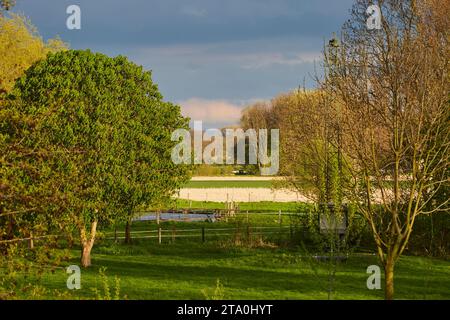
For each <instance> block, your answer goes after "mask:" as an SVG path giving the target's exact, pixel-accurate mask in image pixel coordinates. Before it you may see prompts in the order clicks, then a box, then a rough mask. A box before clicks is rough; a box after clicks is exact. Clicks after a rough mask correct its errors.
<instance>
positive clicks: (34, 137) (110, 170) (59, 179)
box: [0, 16, 189, 267]
mask: <svg viewBox="0 0 450 320" xmlns="http://www.w3.org/2000/svg"><path fill="white" fill-rule="evenodd" d="M1 19H2V20H1V23H2V26H11V28H5V29H4V30H6V31H7V32H5V33H4V34H3V32H2V35H1V36H0V40H1V41H2V44H3V41H5V42H6V43H5V44H4V46H2V44H0V50H1V48H2V47H3V48H8V54H6V55H2V56H1V58H0V61H1V63H0V66H1V67H4V68H5V70H7V71H9V72H5V73H2V79H1V84H2V87H1V88H2V90H3V92H4V93H3V95H2V98H1V105H0V155H1V156H0V179H1V180H0V245H2V246H3V254H7V252H8V245H9V244H11V243H15V242H16V240H19V239H21V238H31V239H32V238H37V237H40V236H48V235H51V234H61V233H66V234H72V233H73V232H78V233H79V236H80V244H81V247H82V254H81V265H82V266H84V267H87V266H89V265H90V264H91V260H90V252H91V250H92V247H93V245H94V241H95V237H96V232H97V227H98V225H99V224H108V223H113V222H120V221H129V220H131V218H132V217H133V215H134V214H135V212H136V210H139V209H141V208H145V207H149V206H158V205H161V204H163V203H164V202H165V201H168V200H169V199H170V197H171V195H172V194H173V192H175V190H177V189H178V188H179V187H180V186H181V185H182V184H184V183H185V182H186V181H187V180H188V177H189V168H188V167H187V166H183V165H175V164H174V163H173V162H172V161H171V150H172V147H173V146H174V142H172V141H171V134H172V132H173V131H174V130H175V129H178V128H188V119H186V118H183V117H182V116H181V113H180V108H179V107H178V106H176V105H174V104H172V103H169V102H165V101H163V97H162V96H161V94H160V93H159V92H158V88H157V86H156V85H155V84H154V83H153V82H152V79H151V73H150V72H148V71H144V70H143V69H142V67H140V66H137V65H135V64H134V63H132V62H130V61H128V60H127V59H126V58H125V57H122V56H118V57H115V58H110V57H107V56H106V55H103V54H98V53H92V52H90V51H80V50H67V49H66V48H65V47H64V46H63V47H62V48H55V49H53V48H54V46H53V43H49V44H47V45H46V44H44V43H43V42H42V40H41V39H40V38H39V37H37V35H36V34H35V33H34V31H33V29H30V28H29V27H28V25H27V24H26V22H25V20H24V19H22V18H20V17H17V16H16V17H13V19H9V18H1ZM2 30H3V29H2ZM9 50H12V51H9ZM14 53H17V55H14ZM47 53H48V54H47ZM19 54H22V55H23V58H21V59H20V62H21V64H20V63H15V62H14V61H15V60H14V59H19V58H18V55H19ZM30 65H31V67H29V66H30ZM11 66H14V68H15V69H14V68H11ZM28 67H29V68H28ZM25 70H26V71H25ZM24 71H25V72H24ZM23 72H24V74H23V75H22V74H20V73H23ZM4 75H5V76H4ZM17 76H20V78H18V79H17V80H16V78H17ZM13 79H14V80H15V81H12V80H13ZM12 83H13V85H11V84H12Z"/></svg>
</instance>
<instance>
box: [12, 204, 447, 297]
mask: <svg viewBox="0 0 450 320" xmlns="http://www.w3.org/2000/svg"><path fill="white" fill-rule="evenodd" d="M266 205H268V206H270V203H269V204H266ZM291 219H295V216H293V215H288V214H287V215H284V216H282V219H281V225H280V220H279V216H278V214H276V213H274V214H256V213H250V214H249V215H247V214H242V215H239V216H238V217H236V218H230V219H228V221H219V222H215V223H212V222H206V221H197V222H183V221H163V222H161V224H160V225H159V227H161V228H162V230H163V232H162V234H163V235H165V236H164V237H163V238H162V243H161V244H159V243H158V238H157V236H156V235H157V230H158V225H157V224H156V223H155V222H154V221H143V222H142V221H137V222H133V224H132V233H133V244H132V245H126V244H124V243H123V240H122V237H123V233H124V232H123V231H124V226H123V225H121V226H119V227H118V228H117V231H118V233H117V236H118V240H117V243H115V242H114V240H113V239H114V231H113V230H114V229H113V228H107V229H102V230H100V231H99V234H98V239H97V242H96V244H95V246H94V249H93V252H92V263H93V265H92V267H90V268H88V269H82V273H81V286H82V288H81V289H80V290H74V291H69V290H68V289H67V288H66V280H67V277H68V274H66V272H65V267H67V266H69V265H79V253H80V250H79V248H76V247H74V248H73V249H72V250H71V251H70V259H69V260H68V261H64V263H63V264H62V268H60V269H57V270H56V271H55V272H54V273H50V272H49V273H44V275H43V277H42V280H41V281H42V282H41V284H42V285H43V286H44V287H46V288H48V289H51V290H53V289H56V290H58V291H59V292H60V293H61V292H62V293H64V292H65V293H67V292H70V296H69V297H70V298H75V299H78V298H81V299H92V298H95V297H96V295H95V293H94V289H95V288H97V289H98V290H99V291H100V292H101V293H102V294H104V292H105V290H104V281H102V277H101V276H100V270H101V269H102V268H106V271H105V273H106V275H107V279H108V280H107V281H108V283H109V290H110V292H111V294H112V295H114V292H115V284H114V283H115V277H117V278H118V279H119V281H120V286H119V289H120V298H121V299H208V298H211V297H212V296H213V295H214V294H217V292H216V293H215V289H216V284H217V281H218V280H219V281H220V284H221V285H222V286H223V289H222V290H220V291H219V292H220V296H221V297H222V298H223V299H329V298H331V299H383V297H384V295H383V290H369V289H367V286H366V281H367V278H368V276H369V275H368V274H367V273H366V270H367V267H368V266H370V265H376V264H378V261H377V258H376V256H375V255H374V254H371V253H362V252H353V253H351V254H350V255H349V258H348V260H346V261H345V262H340V263H338V264H337V265H336V274H335V276H334V277H331V278H330V272H331V271H332V270H333V264H331V263H329V262H320V261H317V260H316V259H314V258H313V255H314V254H315V253H314V252H309V253H308V252H306V251H305V250H303V249H301V248H300V247H298V246H292V245H288V244H289V241H290V240H291V239H292V237H293V236H296V235H297V233H296V232H297V231H296V229H294V233H292V229H291V227H290V224H291ZM247 225H250V226H251V232H252V233H251V236H250V238H251V241H248V239H249V238H248V233H247V232H248V231H247V230H248V229H247V228H246V226H247ZM257 227H262V228H261V229H260V230H259V231H258V228H257ZM269 227H270V228H272V229H270V228H269ZM202 228H205V235H206V237H205V239H204V241H203V239H202ZM173 230H176V234H177V235H183V234H190V235H192V236H191V237H180V238H175V239H173V238H172V232H173ZM268 231H273V232H269V233H268V234H265V235H259V234H258V232H268ZM298 234H301V233H298ZM143 237H144V238H143ZM294 239H296V238H294ZM62 247H64V245H63V246H62ZM322 254H323V253H322ZM330 280H332V281H330ZM330 283H332V284H330ZM395 289H396V298H397V299H450V261H444V260H440V259H434V258H425V257H415V256H403V257H402V258H401V259H400V261H399V263H398V265H397V267H396V278H395ZM18 294H19V296H20V293H18ZM56 297H58V296H56ZM43 298H48V299H52V298H55V296H53V295H49V294H47V295H46V296H44V297H43Z"/></svg>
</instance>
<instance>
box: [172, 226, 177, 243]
mask: <svg viewBox="0 0 450 320" xmlns="http://www.w3.org/2000/svg"><path fill="white" fill-rule="evenodd" d="M176 232H177V228H176V227H175V226H174V227H173V228H172V242H175V238H176V236H175V234H176Z"/></svg>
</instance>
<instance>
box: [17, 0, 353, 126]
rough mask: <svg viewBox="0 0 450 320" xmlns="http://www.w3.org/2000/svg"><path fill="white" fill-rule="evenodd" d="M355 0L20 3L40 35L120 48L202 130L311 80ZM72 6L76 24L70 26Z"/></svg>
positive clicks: (75, 44)
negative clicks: (76, 13) (78, 22)
mask: <svg viewBox="0 0 450 320" xmlns="http://www.w3.org/2000/svg"><path fill="white" fill-rule="evenodd" d="M352 3H353V0H126V1H125V0H17V4H16V7H15V8H14V10H13V11H14V12H17V13H22V14H24V15H25V16H27V17H28V18H30V20H31V22H32V23H33V24H34V25H35V26H36V27H37V28H38V30H39V32H40V34H41V35H42V36H43V38H44V39H48V38H52V37H55V36H57V35H58V36H60V37H61V38H62V39H63V40H64V41H66V42H68V43H69V44H70V47H71V48H72V49H88V48H89V49H91V50H92V51H96V52H102V53H105V54H107V55H110V56H117V55H119V54H120V55H125V56H127V57H128V58H129V59H130V60H131V61H133V62H135V63H137V64H139V65H143V66H144V68H145V69H146V70H151V71H152V78H153V81H155V82H156V83H157V84H158V87H159V89H160V92H161V93H162V95H163V96H164V99H165V100H167V101H171V102H174V103H177V104H179V105H180V106H181V108H182V112H183V114H184V115H185V116H189V117H191V119H192V120H202V121H203V123H204V126H205V127H209V128H211V127H217V128H220V127H223V126H227V125H232V124H236V123H238V122H239V117H240V113H241V110H242V109H243V108H244V107H245V106H247V105H249V104H251V103H253V102H256V101H263V100H269V99H271V98H273V97H274V96H276V95H278V94H280V93H283V92H288V91H290V90H293V89H295V88H297V87H298V86H304V85H306V87H313V86H314V81H313V78H312V76H313V75H314V74H315V73H316V72H320V60H321V52H322V49H323V45H324V43H325V42H326V41H328V39H330V38H331V37H332V36H333V32H336V31H339V29H340V27H341V25H342V24H343V23H344V22H345V21H346V20H347V19H348V17H349V10H350V8H351V5H352ZM69 5H78V6H79V7H80V9H81V29H80V30H69V29H68V28H67V26H66V20H67V18H68V17H69V14H67V13H66V9H67V7H68V6H69Z"/></svg>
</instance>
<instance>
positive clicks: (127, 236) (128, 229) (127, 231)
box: [125, 221, 131, 244]
mask: <svg viewBox="0 0 450 320" xmlns="http://www.w3.org/2000/svg"><path fill="white" fill-rule="evenodd" d="M125 243H126V244H131V221H127V224H126V226H125Z"/></svg>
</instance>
